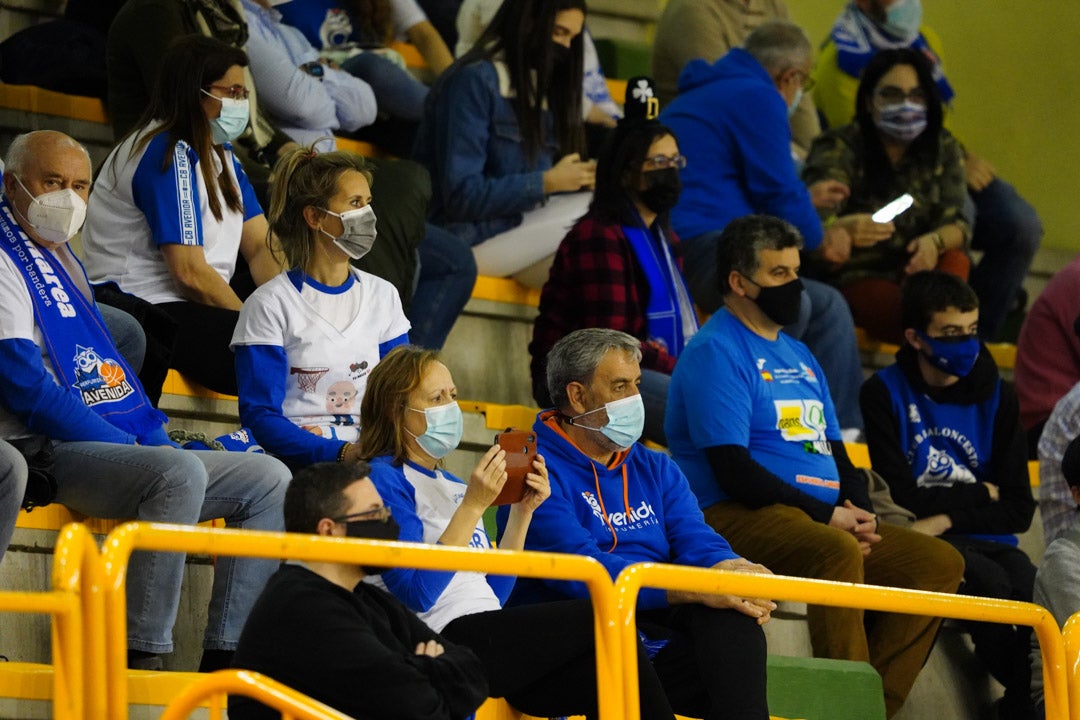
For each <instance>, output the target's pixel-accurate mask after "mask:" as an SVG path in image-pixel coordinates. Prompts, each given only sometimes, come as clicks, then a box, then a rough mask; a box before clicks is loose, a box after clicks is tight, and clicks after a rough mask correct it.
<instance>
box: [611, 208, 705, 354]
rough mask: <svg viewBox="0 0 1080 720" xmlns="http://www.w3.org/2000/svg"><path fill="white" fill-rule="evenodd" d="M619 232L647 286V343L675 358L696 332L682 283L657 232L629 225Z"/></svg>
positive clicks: (694, 319)
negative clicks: (641, 271)
mask: <svg viewBox="0 0 1080 720" xmlns="http://www.w3.org/2000/svg"><path fill="white" fill-rule="evenodd" d="M622 231H623V234H624V235H625V236H626V239H627V241H628V242H629V243H630V247H631V248H632V249H633V251H634V256H635V257H637V259H638V263H639V264H640V265H641V269H642V270H643V271H644V272H645V281H646V282H647V283H648V284H649V302H648V304H647V305H646V307H645V321H646V324H647V326H648V333H649V340H650V341H651V342H655V343H657V344H658V345H660V346H661V347H663V348H664V350H666V351H667V353H668V354H669V355H671V356H672V357H678V356H679V353H681V352H682V350H683V348H684V347H686V343H687V341H689V340H690V338H691V336H693V334H694V333H695V332H697V316H696V315H695V314H694V306H693V304H692V303H691V302H690V293H689V292H688V291H687V289H686V281H685V280H683V276H682V273H681V272H680V271H679V268H678V266H677V265H676V264H675V259H674V258H673V257H672V256H671V249H670V248H669V247H668V243H667V241H666V240H665V239H664V237H663V235H662V233H659V231H658V235H659V237H657V236H655V235H653V234H652V233H651V232H649V231H648V230H646V229H644V228H641V227H633V226H630V225H623V226H622Z"/></svg>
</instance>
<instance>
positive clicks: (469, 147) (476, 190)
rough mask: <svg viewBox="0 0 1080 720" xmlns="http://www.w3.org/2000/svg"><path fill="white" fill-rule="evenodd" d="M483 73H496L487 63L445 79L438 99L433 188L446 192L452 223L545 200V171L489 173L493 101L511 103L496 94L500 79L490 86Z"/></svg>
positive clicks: (445, 202)
mask: <svg viewBox="0 0 1080 720" xmlns="http://www.w3.org/2000/svg"><path fill="white" fill-rule="evenodd" d="M484 73H491V74H495V69H494V68H493V67H492V66H491V64H490V63H487V62H482V63H477V64H475V65H469V66H466V67H464V68H462V69H461V70H459V71H457V72H456V73H455V74H454V75H453V76H452V77H450V78H449V79H448V80H447V81H446V85H445V87H443V88H442V90H441V91H440V93H439V95H440V96H439V98H438V99H437V101H436V103H437V106H438V111H437V112H436V119H437V121H438V126H437V127H436V128H435V134H436V136H437V137H438V140H437V141H436V152H437V153H438V154H439V157H438V158H436V160H435V163H434V165H435V168H434V170H435V174H436V175H437V177H436V178H435V180H436V183H435V185H436V186H437V187H439V188H442V191H441V193H442V195H443V197H442V204H443V208H444V211H445V213H446V216H447V218H448V219H450V220H460V221H465V222H478V221H480V220H487V219H491V218H497V217H505V216H506V215H512V214H514V213H520V212H525V211H526V210H530V209H532V208H533V207H535V206H536V204H537V203H539V202H541V201H542V200H543V199H544V173H543V172H542V171H535V172H526V173H520V174H515V175H503V176H500V177H491V176H489V175H487V172H486V167H487V164H488V156H487V153H488V145H489V140H490V133H491V127H492V125H493V123H494V120H493V118H494V115H495V103H504V102H508V101H507V100H505V99H504V98H502V97H501V96H500V95H499V94H498V92H497V90H496V87H497V84H498V81H497V80H496V81H495V83H494V85H493V84H491V83H489V82H487V81H486V80H485V78H484V77H483V75H484ZM515 130H516V128H515ZM429 169H431V168H429Z"/></svg>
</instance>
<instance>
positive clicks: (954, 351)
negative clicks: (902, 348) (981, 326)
mask: <svg viewBox="0 0 1080 720" xmlns="http://www.w3.org/2000/svg"><path fill="white" fill-rule="evenodd" d="M919 337H920V338H922V340H923V342H925V343H926V344H927V345H929V346H930V351H931V352H932V353H933V355H927V354H926V353H923V357H925V358H926V359H927V360H928V361H929V362H930V364H931V365H933V366H934V367H936V368H937V369H938V370H940V371H942V372H945V373H948V374H950V375H956V376H957V377H966V376H967V374H968V373H970V372H971V368H973V367H975V361H976V360H977V359H978V357H979V338H978V336H977V335H952V336H949V337H936V338H932V337H930V336H928V335H927V334H926V333H922V332H920V333H919Z"/></svg>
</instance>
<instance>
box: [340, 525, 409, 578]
mask: <svg viewBox="0 0 1080 720" xmlns="http://www.w3.org/2000/svg"><path fill="white" fill-rule="evenodd" d="M345 534H346V535H347V536H348V537H351V538H360V539H362V540H397V539H398V535H400V534H401V527H400V526H399V525H398V524H397V520H395V519H394V518H393V517H392V516H391V517H388V518H386V520H350V521H349V522H347V523H345ZM360 569H361V570H363V571H364V574H365V575H379V574H381V573H382V571H383V570H385V569H386V568H382V567H372V566H370V565H361V566H360Z"/></svg>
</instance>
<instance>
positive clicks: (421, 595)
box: [360, 346, 672, 720]
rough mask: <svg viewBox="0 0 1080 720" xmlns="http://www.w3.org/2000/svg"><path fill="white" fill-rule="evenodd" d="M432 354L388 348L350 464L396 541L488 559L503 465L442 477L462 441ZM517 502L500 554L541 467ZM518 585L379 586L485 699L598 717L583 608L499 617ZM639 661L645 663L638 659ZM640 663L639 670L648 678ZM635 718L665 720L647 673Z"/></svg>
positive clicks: (436, 579)
mask: <svg viewBox="0 0 1080 720" xmlns="http://www.w3.org/2000/svg"><path fill="white" fill-rule="evenodd" d="M456 397H457V390H456V389H455V387H454V382H453V378H451V377H450V372H449V370H447V369H446V366H445V365H443V364H442V363H441V362H439V360H438V354H437V353H435V352H433V351H430V350H424V349H421V348H417V347H414V346H406V347H401V348H396V349H394V350H393V351H391V352H390V354H388V355H387V356H386V358H385V359H384V360H383V361H382V362H380V363H379V365H377V366H376V367H375V369H374V370H373V371H372V373H371V377H370V379H369V381H368V388H367V392H366V393H365V395H364V401H363V403H362V404H361V415H360V420H361V432H360V455H361V457H364V458H370V459H371V462H372V469H371V479H372V480H373V481H374V483H375V487H376V488H377V489H378V490H379V494H380V495H381V496H382V498H383V500H384V501H385V502H386V504H387V507H388V508H390V509H391V510H392V511H393V513H394V517H395V518H396V519H397V520H398V522H399V523H400V525H401V535H400V539H401V540H405V541H409V542H424V543H429V544H433V545H434V544H440V545H460V546H466V547H475V548H487V549H490V548H491V547H492V544H491V540H490V538H489V537H488V535H487V532H486V531H485V530H484V523H483V515H484V511H486V510H487V508H488V506H490V505H491V502H492V501H493V500H494V499H495V498H496V497H497V496H498V494H499V491H500V490H501V489H502V486H503V485H504V484H505V483H506V479H507V475H506V453H505V451H504V450H502V449H501V448H499V447H498V446H494V447H492V448H490V449H489V450H488V451H487V452H486V453H485V454H484V456H483V457H482V458H481V459H480V462H479V463H478V464H477V466H476V469H475V470H473V473H472V475H471V476H470V478H469V482H468V483H467V484H466V483H463V482H462V481H461V480H459V479H458V478H456V477H454V476H453V475H451V474H450V473H448V472H446V471H444V470H441V469H440V468H439V465H440V463H441V461H442V458H443V457H445V456H446V455H447V454H449V453H450V452H451V451H452V450H453V449H454V448H456V447H457V445H458V443H459V442H460V441H461V432H462V419H461V409H460V408H459V407H458V405H457V401H456ZM525 483H526V487H525V492H524V497H523V498H522V499H521V500H520V501H518V502H516V503H513V505H512V506H511V507H510V509H509V520H507V521H506V527H507V528H508V529H507V530H506V532H504V533H503V536H502V540H501V542H500V545H499V547H500V548H502V549H506V550H521V549H522V547H523V544H524V540H525V534H526V532H527V531H528V529H529V524H530V522H531V521H532V517H533V515H534V514H535V512H536V509H537V507H538V506H540V505H541V504H542V503H543V502H544V501H545V499H546V498H547V497H548V495H549V494H550V492H551V488H550V486H549V484H548V476H547V468H546V466H545V465H544V458H543V456H542V455H538V456H537V459H536V461H535V462H534V463H533V472H530V473H529V474H528V475H526V480H525ZM515 579H516V578H514V577H511V576H494V575H482V574H479V573H464V572H461V573H454V572H438V571H423V570H407V569H394V570H388V571H386V572H385V573H384V574H383V575H382V577H381V578H380V579H379V580H378V582H380V583H385V586H386V587H387V588H388V589H389V590H390V592H392V593H393V594H394V595H395V596H397V597H398V598H400V599H401V600H402V602H404V603H405V604H406V605H408V606H409V607H410V608H412V609H413V610H415V611H416V612H417V613H419V615H420V618H421V619H422V620H424V621H425V622H427V624H428V625H430V626H431V627H432V628H434V629H435V630H436V631H437V632H439V633H441V634H442V635H443V636H444V637H446V638H447V639H449V640H451V641H453V642H456V643H458V644H460V645H464V646H466V647H469V648H471V649H472V650H473V651H474V652H476V654H477V655H479V656H480V659H481V661H482V662H483V663H484V667H485V670H486V673H487V678H488V684H489V686H490V693H491V695H492V696H493V697H505V698H506V699H507V700H508V701H509V702H510V704H511V705H513V706H514V707H515V708H517V709H518V710H522V711H524V712H527V713H529V714H530V715H537V716H541V717H549V716H550V717H554V716H563V715H575V714H585V715H588V716H590V717H594V716H595V715H596V713H597V689H596V683H595V680H596V649H595V644H594V634H593V614H592V609H591V605H590V603H589V602H588V600H578V601H570V602H561V603H547V604H544V605H534V606H529V607H519V608H509V609H502V606H503V603H504V602H505V601H506V598H507V597H508V596H509V595H510V591H511V590H512V589H513V587H514V581H515ZM638 651H639V659H640V660H641V661H642V662H644V661H645V659H646V656H645V654H644V653H645V650H644V647H642V646H640V645H639V647H638ZM647 667H648V666H647V663H646V668H647ZM639 682H640V692H641V707H642V710H641V714H642V717H645V718H668V719H669V720H670V718H671V717H672V712H671V708H670V706H669V705H668V703H667V700H666V699H665V697H664V693H663V690H662V689H661V688H660V685H659V683H658V681H657V679H656V677H655V675H653V674H652V673H651V672H650V671H649V670H648V669H646V670H645V671H644V672H643V673H642V674H641V676H640V680H639Z"/></svg>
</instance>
